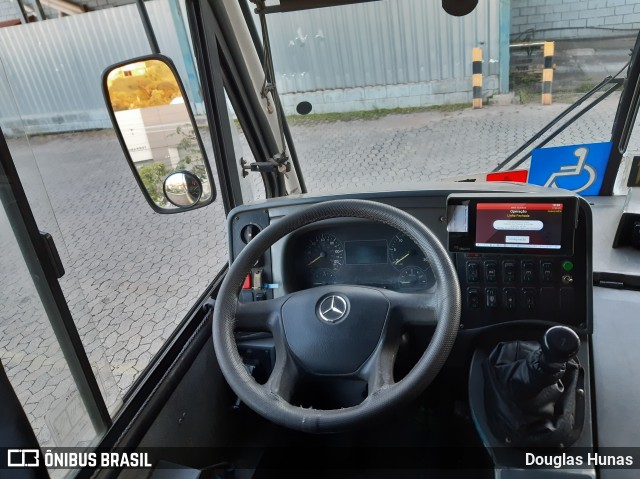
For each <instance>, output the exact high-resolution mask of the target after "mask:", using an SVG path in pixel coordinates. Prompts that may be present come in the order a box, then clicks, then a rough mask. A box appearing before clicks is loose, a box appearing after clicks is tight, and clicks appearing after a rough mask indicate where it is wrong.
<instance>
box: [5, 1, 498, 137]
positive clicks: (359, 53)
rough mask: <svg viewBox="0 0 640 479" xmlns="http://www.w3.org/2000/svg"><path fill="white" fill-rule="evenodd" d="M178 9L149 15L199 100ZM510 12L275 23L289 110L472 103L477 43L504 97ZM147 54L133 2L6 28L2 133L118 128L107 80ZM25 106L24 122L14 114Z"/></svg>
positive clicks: (155, 9)
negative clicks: (305, 104) (120, 65)
mask: <svg viewBox="0 0 640 479" xmlns="http://www.w3.org/2000/svg"><path fill="white" fill-rule="evenodd" d="M170 2H171V3H170ZM173 2H175V0H154V1H151V2H147V8H148V10H149V15H150V17H151V21H152V23H153V26H154V30H155V32H156V35H157V37H158V42H159V44H160V48H161V50H162V52H163V53H164V54H166V55H167V56H169V57H171V58H172V59H173V60H174V62H175V63H176V66H177V68H178V71H179V72H180V74H181V77H182V79H183V81H184V82H185V83H186V84H187V90H188V92H189V93H190V96H191V100H192V101H193V99H194V98H197V95H198V89H199V87H198V85H197V80H195V79H194V75H193V71H194V70H193V65H192V64H191V62H190V60H189V57H190V55H189V44H188V38H187V35H184V29H185V28H186V27H185V24H184V17H183V16H181V15H180V12H181V11H182V8H180V7H176V4H175V3H173ZM505 5H506V6H505ZM504 8H507V10H508V2H504V1H503V0H486V1H483V2H480V3H479V5H478V7H477V9H476V11H474V12H473V13H472V14H470V15H468V16H466V17H463V18H455V17H451V16H449V15H447V14H446V13H444V11H443V10H442V8H441V6H440V2H439V1H436V0H433V1H432V0H428V1H426V0H385V1H380V2H367V3H364V4H360V5H350V6H343V7H337V8H324V9H317V10H309V11H304V12H293V13H286V14H275V15H270V16H269V26H270V35H271V41H272V45H273V57H274V63H275V66H276V74H277V81H278V89H279V91H280V93H283V94H285V95H284V96H285V98H284V104H285V108H287V111H288V112H291V111H292V108H293V105H294V104H295V102H296V98H297V96H299V95H298V94H300V93H304V96H305V99H311V100H312V101H313V103H314V111H316V112H321V111H348V110H355V109H371V108H389V107H397V106H418V105H425V104H427V105H428V104H438V103H451V102H460V101H467V100H469V99H470V95H471V50H472V48H473V47H476V46H482V47H483V51H484V58H485V75H486V76H485V78H486V82H485V89H486V90H487V91H488V92H492V91H496V90H497V88H498V72H499V70H500V69H499V66H500V64H499V57H500V52H501V50H500V48H501V46H500V45H501V39H502V37H503V36H504V35H503V34H504V31H503V30H504V28H503V27H504V26H503V24H502V23H503V22H502V21H501V17H500V15H501V14H504V11H503V9H504ZM507 18H508V12H507ZM256 20H257V19H256ZM506 33H507V35H508V22H507V32H506ZM506 38H508V36H507V37H506ZM149 51H150V49H149V45H148V42H147V39H146V37H145V34H144V28H143V27H142V23H141V21H140V18H139V15H138V12H137V11H136V6H135V5H126V6H122V7H116V8H110V9H106V10H99V11H95V12H90V13H87V14H82V15H76V16H70V17H64V18H60V19H55V20H47V21H43V22H37V23H31V24H27V25H19V26H14V27H8V28H3V29H0V62H1V65H0V66H3V67H4V68H5V69H6V74H7V77H8V79H9V85H8V87H7V86H6V85H5V86H0V89H1V90H2V91H6V90H7V89H10V94H4V93H3V94H2V95H1V96H0V120H2V126H3V129H4V130H5V133H11V130H12V129H14V130H17V131H21V129H22V127H23V126H24V127H25V128H26V129H27V131H28V132H30V133H42V132H56V131H70V130H82V129H90V128H106V127H110V122H109V120H108V116H107V112H106V109H105V107H104V100H103V97H102V92H101V85H100V84H101V81H100V79H101V74H102V71H103V70H104V69H105V68H106V67H107V66H108V65H110V64H112V63H115V62H117V61H121V60H123V59H127V58H132V57H135V56H139V55H143V54H146V53H149ZM507 51H508V41H507ZM507 56H508V55H507ZM185 58H186V59H187V60H186V62H187V63H188V64H185ZM507 61H508V59H507ZM507 71H508V64H507ZM187 72H189V73H191V75H187ZM309 92H313V94H310V93H309ZM13 102H15V104H14V103H13ZM16 107H17V111H19V112H20V118H9V117H7V113H6V112H11V111H16ZM323 109H324V110H323ZM3 112H4V113H3Z"/></svg>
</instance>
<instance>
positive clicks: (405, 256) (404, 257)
mask: <svg viewBox="0 0 640 479" xmlns="http://www.w3.org/2000/svg"><path fill="white" fill-rule="evenodd" d="M410 254H411V253H407V254H405V255H404V256H403V257H402V258H400V259H399V260H396V262H395V263H393V264H398V263H400V261H402V260H404V259H406V258H407V256H409V255H410Z"/></svg>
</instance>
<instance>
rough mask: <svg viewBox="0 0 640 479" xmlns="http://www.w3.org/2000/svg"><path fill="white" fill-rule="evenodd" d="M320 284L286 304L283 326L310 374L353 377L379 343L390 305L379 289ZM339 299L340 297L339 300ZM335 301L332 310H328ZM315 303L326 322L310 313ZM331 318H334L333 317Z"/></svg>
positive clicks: (291, 349) (287, 337) (293, 347)
mask: <svg viewBox="0 0 640 479" xmlns="http://www.w3.org/2000/svg"><path fill="white" fill-rule="evenodd" d="M335 288H336V287H335V286H322V287H319V288H312V289H308V290H306V291H301V292H299V293H297V294H294V295H291V297H289V299H288V300H287V301H286V302H285V303H284V305H283V306H282V323H283V326H284V334H285V336H286V340H287V344H288V345H289V350H290V351H291V353H292V355H293V356H294V358H295V359H296V360H297V361H298V363H299V364H300V365H301V366H302V367H303V368H304V369H305V371H307V372H309V373H311V374H321V375H327V374H337V375H346V374H355V373H356V372H357V371H358V369H359V368H360V367H361V366H362V365H363V364H364V362H365V361H366V360H367V358H369V357H370V356H371V354H372V353H373V351H374V349H375V348H376V345H377V344H378V342H379V341H380V337H381V335H382V328H383V327H384V325H385V321H386V319H387V314H388V311H389V301H388V300H387V298H386V297H385V296H384V295H383V294H382V293H381V292H380V291H378V290H375V289H370V288H364V287H361V286H342V287H340V293H337V292H336V289H335ZM336 298H338V299H336ZM332 303H333V309H330V307H331V304H332ZM314 304H317V305H318V306H317V312H318V315H319V316H321V315H322V313H323V311H322V308H327V310H325V314H326V315H327V316H328V317H329V318H337V317H338V315H339V313H338V312H340V313H342V316H341V320H336V321H333V322H331V321H327V320H323V319H322V318H321V320H320V321H318V318H317V317H316V316H315V315H314V314H313V313H312V311H313V306H314ZM331 315H333V316H331Z"/></svg>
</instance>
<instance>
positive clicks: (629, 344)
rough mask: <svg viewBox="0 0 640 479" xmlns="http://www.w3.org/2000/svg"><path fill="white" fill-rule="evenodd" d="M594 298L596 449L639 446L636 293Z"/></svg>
mask: <svg viewBox="0 0 640 479" xmlns="http://www.w3.org/2000/svg"><path fill="white" fill-rule="evenodd" d="M593 296H594V297H593V299H594V320H595V321H594V323H595V324H594V331H593V360H594V371H595V380H596V381H595V382H596V392H597V396H596V403H597V414H598V436H599V444H600V446H602V447H640V413H639V412H638V405H639V404H640V383H639V382H638V378H640V350H639V349H638V338H640V321H639V320H638V319H639V318H640V316H639V315H638V307H639V306H640V292H638V291H625V290H617V289H608V288H594V292H593ZM636 472H637V471H636Z"/></svg>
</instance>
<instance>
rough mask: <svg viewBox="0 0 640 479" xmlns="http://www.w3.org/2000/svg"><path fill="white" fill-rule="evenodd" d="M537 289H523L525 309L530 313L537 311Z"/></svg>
mask: <svg viewBox="0 0 640 479" xmlns="http://www.w3.org/2000/svg"><path fill="white" fill-rule="evenodd" d="M536 296H537V295H536V289H535V288H522V298H523V299H524V307H525V309H528V310H529V311H532V310H534V309H536V303H537V302H538V301H537V297H536Z"/></svg>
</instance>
